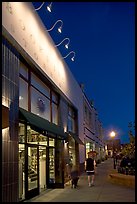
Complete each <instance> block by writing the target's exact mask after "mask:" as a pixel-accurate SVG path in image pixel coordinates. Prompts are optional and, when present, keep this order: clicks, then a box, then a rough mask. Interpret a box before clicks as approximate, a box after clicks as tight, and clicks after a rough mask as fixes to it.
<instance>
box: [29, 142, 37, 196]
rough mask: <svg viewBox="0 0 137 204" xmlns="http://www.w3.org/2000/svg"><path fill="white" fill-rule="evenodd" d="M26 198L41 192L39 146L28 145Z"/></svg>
mask: <svg viewBox="0 0 137 204" xmlns="http://www.w3.org/2000/svg"><path fill="white" fill-rule="evenodd" d="M26 177H27V178H26V181H27V182H26V185H27V186H26V199H30V198H32V197H34V196H36V195H38V194H39V160H38V146H34V145H29V146H28V147H27V173H26Z"/></svg>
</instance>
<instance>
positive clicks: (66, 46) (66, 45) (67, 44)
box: [55, 38, 70, 49]
mask: <svg viewBox="0 0 137 204" xmlns="http://www.w3.org/2000/svg"><path fill="white" fill-rule="evenodd" d="M66 40H67V41H68V43H66V44H65V48H66V49H68V46H69V43H70V39H69V38H64V40H62V41H61V42H60V43H59V44H57V45H55V47H58V46H59V45H61V44H62V43H63V42H64V41H66Z"/></svg>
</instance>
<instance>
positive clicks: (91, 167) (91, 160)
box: [85, 153, 96, 187]
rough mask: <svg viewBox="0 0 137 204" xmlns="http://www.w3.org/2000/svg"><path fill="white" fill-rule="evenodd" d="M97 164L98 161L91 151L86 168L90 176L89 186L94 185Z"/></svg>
mask: <svg viewBox="0 0 137 204" xmlns="http://www.w3.org/2000/svg"><path fill="white" fill-rule="evenodd" d="M95 166H96V162H95V159H94V156H93V154H91V153H89V154H88V158H87V159H86V161H85V170H86V173H87V176H88V185H89V187H91V186H94V180H95Z"/></svg>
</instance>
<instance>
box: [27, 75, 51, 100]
mask: <svg viewBox="0 0 137 204" xmlns="http://www.w3.org/2000/svg"><path fill="white" fill-rule="evenodd" d="M31 85H32V86H33V87H35V88H36V89H37V90H39V91H40V92H41V93H43V95H45V96H47V97H48V98H50V89H49V88H48V87H47V86H46V85H45V84H44V83H43V82H42V81H41V80H40V79H39V78H38V77H36V75H34V74H33V73H31Z"/></svg>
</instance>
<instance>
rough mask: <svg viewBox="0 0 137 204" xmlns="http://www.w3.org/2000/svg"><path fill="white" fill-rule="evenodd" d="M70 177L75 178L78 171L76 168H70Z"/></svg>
mask: <svg viewBox="0 0 137 204" xmlns="http://www.w3.org/2000/svg"><path fill="white" fill-rule="evenodd" d="M70 176H71V179H75V178H77V177H78V176H79V174H78V171H77V170H72V171H71V173H70Z"/></svg>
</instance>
